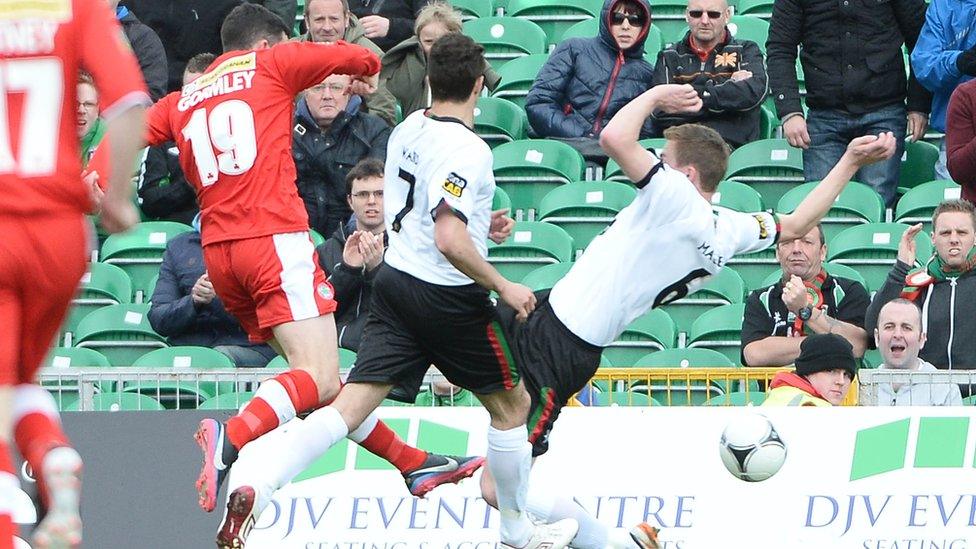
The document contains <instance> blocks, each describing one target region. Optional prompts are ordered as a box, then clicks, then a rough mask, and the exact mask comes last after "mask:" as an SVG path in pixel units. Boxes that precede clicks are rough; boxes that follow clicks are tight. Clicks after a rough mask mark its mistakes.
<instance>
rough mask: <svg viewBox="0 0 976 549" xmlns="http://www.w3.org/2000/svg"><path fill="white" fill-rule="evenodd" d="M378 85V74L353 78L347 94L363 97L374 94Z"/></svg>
mask: <svg viewBox="0 0 976 549" xmlns="http://www.w3.org/2000/svg"><path fill="white" fill-rule="evenodd" d="M379 84H380V77H379V75H378V74H374V75H372V76H354V77H353V79H352V82H350V83H349V93H350V94H353V95H359V96H365V95H370V94H372V93H375V92H376V87H377V86H379Z"/></svg>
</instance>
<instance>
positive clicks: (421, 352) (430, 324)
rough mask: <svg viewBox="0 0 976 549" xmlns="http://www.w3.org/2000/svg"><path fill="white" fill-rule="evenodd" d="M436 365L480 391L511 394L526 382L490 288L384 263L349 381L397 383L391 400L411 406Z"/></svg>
mask: <svg viewBox="0 0 976 549" xmlns="http://www.w3.org/2000/svg"><path fill="white" fill-rule="evenodd" d="M431 364H433V365H434V366H437V368H438V369H439V370H440V371H441V373H442V374H444V377H446V378H447V379H448V381H450V382H451V383H453V384H455V385H458V386H460V387H463V388H465V389H468V390H469V391H471V392H473V393H475V394H491V393H495V392H498V391H502V390H507V389H512V388H514V387H515V386H516V385H518V383H519V380H520V376H519V370H518V368H516V366H515V364H516V362H515V361H514V360H513V358H512V354H511V352H510V350H509V347H508V343H507V340H506V338H505V334H504V333H503V331H502V328H501V325H500V324H499V322H498V317H497V314H496V311H495V307H494V305H493V304H492V302H491V300H490V299H489V298H488V292H487V291H486V290H485V289H484V288H482V287H481V286H478V285H477V284H469V285H466V286H439V285H436V284H430V283H428V282H424V281H423V280H420V279H418V278H416V277H413V276H410V275H408V274H406V273H404V272H402V271H398V270H396V269H394V268H393V267H390V266H389V265H384V266H383V267H381V270H380V272H378V273H377V274H376V278H375V279H374V281H373V296H372V303H371V304H370V310H369V316H368V317H367V318H366V325H365V327H364V328H363V341H362V344H361V345H360V347H359V352H358V353H357V354H356V367H355V368H353V369H352V371H351V372H349V377H348V378H347V380H346V381H347V382H348V383H370V382H372V383H385V384H391V385H394V386H395V387H394V389H393V390H392V391H391V392H390V396H389V398H392V399H395V400H399V401H402V402H411V403H412V402H414V400H415V399H416V398H417V393H418V392H419V390H420V385H421V384H422V383H423V380H424V375H425V374H426V373H427V369H428V368H429V367H430V365H431Z"/></svg>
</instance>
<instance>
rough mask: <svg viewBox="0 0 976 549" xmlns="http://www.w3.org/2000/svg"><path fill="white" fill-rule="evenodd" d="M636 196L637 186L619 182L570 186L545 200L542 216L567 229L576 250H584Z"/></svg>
mask: <svg viewBox="0 0 976 549" xmlns="http://www.w3.org/2000/svg"><path fill="white" fill-rule="evenodd" d="M636 196H637V191H636V190H634V187H632V186H630V185H626V184H624V183H618V182H616V181H578V182H575V183H568V184H566V185H562V186H561V187H557V188H555V189H553V190H551V191H549V193H548V194H546V196H544V197H543V198H542V201H541V202H540V203H539V217H540V218H541V219H542V220H543V221H545V222H547V223H552V224H553V225H556V226H558V227H562V228H563V229H565V230H566V232H567V233H569V236H571V237H573V246H574V247H575V249H576V250H577V251H582V250H583V249H585V248H586V247H587V246H588V245H589V244H590V242H591V241H592V240H593V239H594V238H596V236H597V235H598V234H600V233H601V232H603V231H604V229H606V228H607V226H608V225H610V223H612V222H613V218H614V216H615V215H617V213H618V212H619V211H620V210H622V209H624V208H625V207H626V206H627V205H628V204H630V203H631V202H633V201H634V197H636Z"/></svg>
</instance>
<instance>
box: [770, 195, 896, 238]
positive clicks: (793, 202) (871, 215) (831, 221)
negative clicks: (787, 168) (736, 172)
mask: <svg viewBox="0 0 976 549" xmlns="http://www.w3.org/2000/svg"><path fill="white" fill-rule="evenodd" d="M818 183H819V182H818V181H811V182H809V183H804V184H802V185H798V186H796V187H793V188H792V189H790V190H789V192H787V193H786V194H784V195H783V197H782V198H780V200H779V203H778V204H777V205H776V211H777V212H779V213H792V212H793V211H794V210H796V207H797V206H799V205H800V202H801V201H803V199H804V198H805V197H806V196H807V195H808V194H810V191H812V190H813V189H814V188H816V186H817V184H818ZM884 213H885V208H884V202H883V201H882V200H881V195H879V194H878V193H877V192H875V190H874V189H872V188H871V187H868V186H867V185H865V184H863V183H858V182H857V181H851V182H850V183H848V184H847V187H846V188H844V191H843V192H841V193H840V196H838V197H837V200H836V201H834V205H833V206H831V207H830V211H829V212H827V216H826V217H825V218H824V219H823V221H821V224H822V225H823V231H824V240H825V241H826V242H830V240H831V239H832V238H833V237H835V236H837V235H838V234H839V233H840V232H841V231H843V230H844V229H846V228H848V227H851V226H852V225H858V224H863V223H881V222H882V221H884Z"/></svg>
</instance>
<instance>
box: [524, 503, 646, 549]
mask: <svg viewBox="0 0 976 549" xmlns="http://www.w3.org/2000/svg"><path fill="white" fill-rule="evenodd" d="M542 492H543V491H542V490H532V491H529V496H528V500H527V505H526V510H528V512H529V513H530V514H531V515H532V516H534V517H536V518H538V519H539V520H540V521H541V522H545V523H552V522H556V521H559V520H562V519H567V518H571V519H575V520H576V522H577V523H579V532H577V533H576V537H575V538H573V547H574V548H576V549H606V548H607V540H608V538H607V527H606V526H604V525H603V523H601V522H600V521H598V520H596V518H595V517H594V516H593V515H591V514H589V513H588V512H586V509H583V508H582V507H580V505H579V504H578V503H576V502H575V501H573V499H572V498H568V497H565V496H550V495H547V494H544V493H542ZM625 547H633V543H631V545H630V546H625Z"/></svg>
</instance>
